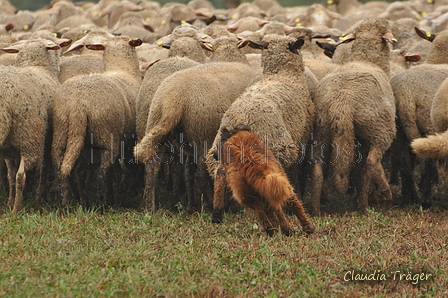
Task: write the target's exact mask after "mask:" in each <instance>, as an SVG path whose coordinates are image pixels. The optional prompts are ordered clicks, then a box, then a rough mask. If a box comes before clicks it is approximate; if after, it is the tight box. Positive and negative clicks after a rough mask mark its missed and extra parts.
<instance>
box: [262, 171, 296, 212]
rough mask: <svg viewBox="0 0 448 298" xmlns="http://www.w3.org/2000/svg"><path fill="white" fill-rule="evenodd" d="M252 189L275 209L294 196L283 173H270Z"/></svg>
mask: <svg viewBox="0 0 448 298" xmlns="http://www.w3.org/2000/svg"><path fill="white" fill-rule="evenodd" d="M253 187H254V188H255V189H256V191H257V192H258V193H259V194H260V195H261V196H262V197H264V198H265V199H266V200H267V201H268V202H269V203H270V204H271V205H272V207H274V208H275V209H280V208H282V206H283V205H284V204H285V203H286V201H287V200H288V198H290V197H292V196H293V195H294V189H293V187H292V186H291V183H289V180H288V178H287V177H286V176H285V175H283V173H271V174H268V175H266V176H265V177H264V179H258V180H257V181H256V182H255V183H254V185H253Z"/></svg>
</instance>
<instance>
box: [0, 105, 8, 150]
mask: <svg viewBox="0 0 448 298" xmlns="http://www.w3.org/2000/svg"><path fill="white" fill-rule="evenodd" d="M10 129H11V115H10V114H9V113H8V112H7V111H6V110H5V109H2V110H1V111H0V132H1V133H0V145H3V143H4V142H5V140H6V138H7V137H8V135H9V130H10Z"/></svg>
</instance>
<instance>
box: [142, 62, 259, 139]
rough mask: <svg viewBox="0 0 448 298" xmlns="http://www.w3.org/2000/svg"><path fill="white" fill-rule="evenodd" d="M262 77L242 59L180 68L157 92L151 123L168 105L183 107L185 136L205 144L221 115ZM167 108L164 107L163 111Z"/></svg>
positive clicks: (182, 121)
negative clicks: (248, 87)
mask: <svg viewBox="0 0 448 298" xmlns="http://www.w3.org/2000/svg"><path fill="white" fill-rule="evenodd" d="M259 78H260V76H259V73H257V72H256V71H255V70H254V69H253V68H251V67H250V66H248V65H244V64H241V63H232V62H228V63H210V64H205V65H201V66H197V67H193V68H189V69H186V70H182V71H178V72H176V73H174V74H172V75H171V76H169V77H168V78H166V79H165V80H164V81H163V82H162V84H160V86H159V88H158V89H157V91H156V94H155V95H154V98H153V102H152V103H151V109H150V113H149V117H148V126H147V127H152V126H153V125H154V124H155V123H156V122H157V121H158V120H159V119H160V117H161V115H162V114H164V113H170V111H167V110H169V109H173V108H174V109H176V110H179V109H181V110H182V116H181V120H180V124H181V125H182V127H183V129H184V132H185V135H186V138H187V139H188V140H189V141H190V142H195V143H196V144H198V146H199V145H200V146H202V144H203V142H204V141H206V142H208V143H209V144H210V143H211V141H212V140H213V137H214V136H215V133H216V130H217V129H218V127H219V123H220V120H221V117H222V115H223V114H224V112H225V111H226V110H227V108H228V107H229V106H230V105H231V103H232V102H233V101H234V100H235V99H236V98H237V97H238V96H239V95H240V94H241V93H243V92H244V90H245V89H246V87H247V86H249V85H251V84H253V83H254V82H255V81H257V80H258V79H259ZM164 110H165V111H164Z"/></svg>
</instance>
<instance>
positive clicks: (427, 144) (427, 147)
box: [411, 79, 448, 158]
mask: <svg viewBox="0 0 448 298" xmlns="http://www.w3.org/2000/svg"><path fill="white" fill-rule="evenodd" d="M447 89H448V79H445V81H444V82H443V83H442V85H440V87H439V89H438V90H437V93H436V95H435V97H434V100H433V102H432V106H431V123H432V124H433V125H434V130H435V132H436V134H435V135H429V136H427V137H426V138H417V139H414V140H413V141H412V143H411V147H412V149H413V151H414V152H415V153H416V154H417V155H418V156H420V157H424V158H446V157H447V156H448V150H447V143H448V142H447V135H448V133H447V129H448V112H447V110H448V97H447Z"/></svg>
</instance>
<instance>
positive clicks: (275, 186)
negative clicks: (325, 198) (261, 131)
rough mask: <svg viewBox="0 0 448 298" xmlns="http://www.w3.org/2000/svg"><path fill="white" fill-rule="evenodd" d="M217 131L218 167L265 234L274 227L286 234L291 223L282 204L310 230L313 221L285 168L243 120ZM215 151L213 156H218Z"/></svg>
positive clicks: (304, 228)
mask: <svg viewBox="0 0 448 298" xmlns="http://www.w3.org/2000/svg"><path fill="white" fill-rule="evenodd" d="M221 134H222V139H221V144H222V146H221V158H220V163H221V171H222V173H223V174H224V175H225V180H226V182H227V185H228V186H229V188H230V189H231V190H232V193H233V198H234V199H235V200H236V201H237V202H238V203H239V204H241V205H242V206H243V207H246V208H250V209H252V210H254V211H255V212H256V213H257V215H258V217H259V219H260V221H261V224H262V226H263V228H264V229H265V230H266V232H267V233H268V234H269V235H272V234H273V232H274V231H275V230H274V229H275V228H278V227H280V229H281V231H282V232H283V234H285V235H290V232H291V226H290V224H289V222H288V220H287V219H286V216H285V214H284V212H283V206H285V205H287V206H288V207H289V208H290V209H291V211H292V212H293V213H294V214H295V215H296V216H297V217H298V219H299V221H300V223H301V224H302V228H303V231H304V232H306V233H308V234H310V233H312V232H313V231H314V226H313V224H312V223H311V222H310V221H309V220H308V217H307V215H306V213H305V210H304V208H303V206H302V203H301V202H300V201H299V199H298V197H297V195H296V194H295V192H294V188H293V187H292V185H291V183H290V182H289V180H288V177H287V176H286V174H285V171H284V170H283V168H282V166H281V165H280V164H279V163H278V161H277V160H276V158H275V156H274V155H273V154H272V152H271V150H269V148H268V147H267V145H266V144H264V143H263V141H262V140H261V139H260V138H259V137H258V136H257V135H255V134H253V133H252V132H251V131H250V128H249V127H248V126H247V125H244V124H239V125H237V126H236V127H235V128H234V129H232V130H231V131H229V130H227V129H226V128H223V129H222V130H221ZM217 153H218V152H215V155H214V156H215V159H218V156H217V155H218V154H217ZM216 191H218V192H219V191H223V190H220V189H215V192H216Z"/></svg>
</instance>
